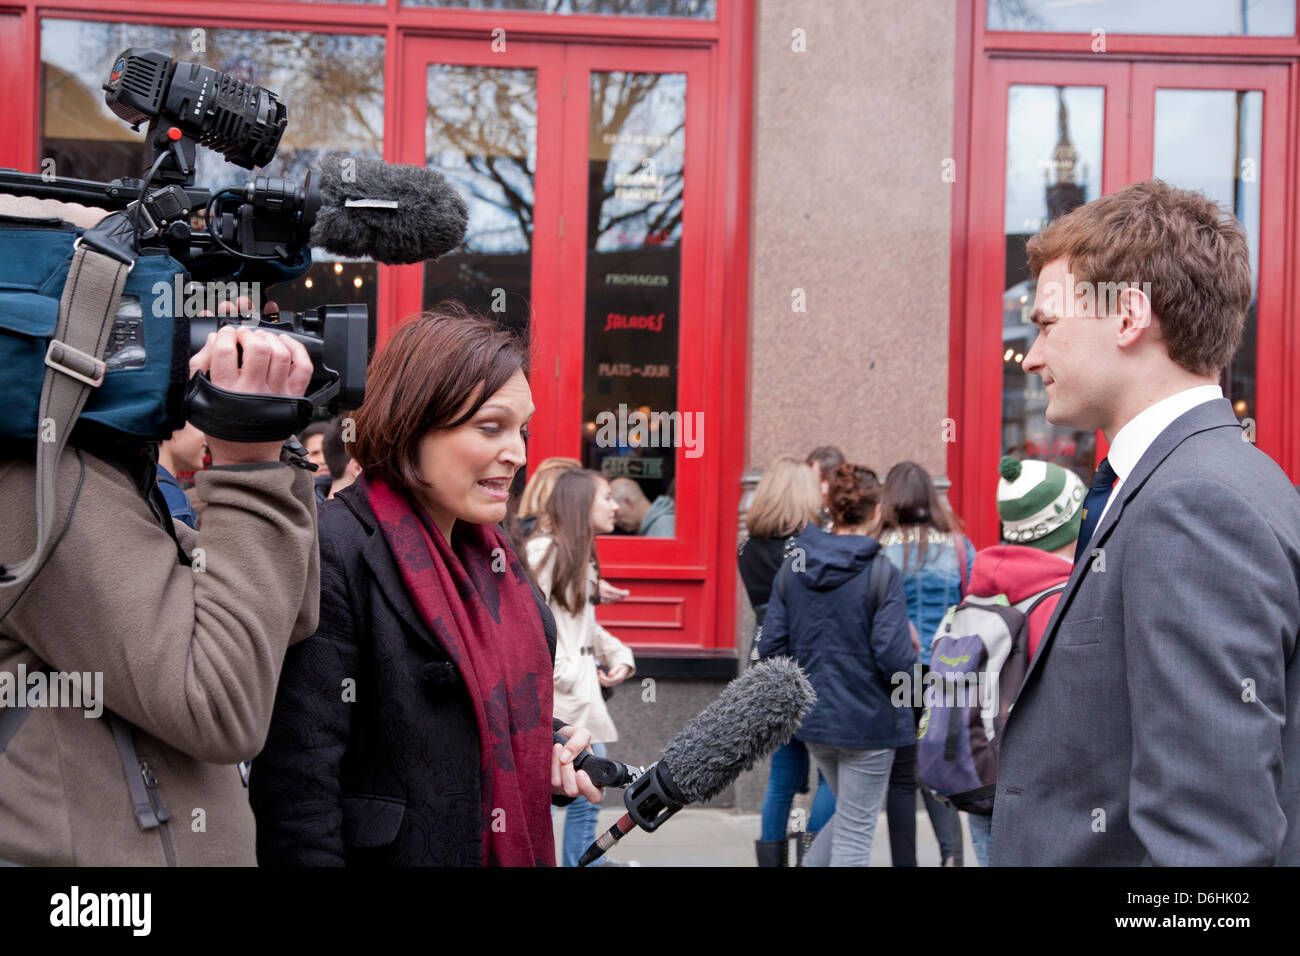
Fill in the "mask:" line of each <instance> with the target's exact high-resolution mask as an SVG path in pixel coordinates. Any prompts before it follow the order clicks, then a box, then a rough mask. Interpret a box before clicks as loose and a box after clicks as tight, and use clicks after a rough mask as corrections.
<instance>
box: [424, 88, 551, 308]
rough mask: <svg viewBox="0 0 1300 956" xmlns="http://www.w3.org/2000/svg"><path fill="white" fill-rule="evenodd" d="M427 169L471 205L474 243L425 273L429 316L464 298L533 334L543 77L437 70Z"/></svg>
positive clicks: (469, 237)
mask: <svg viewBox="0 0 1300 956" xmlns="http://www.w3.org/2000/svg"><path fill="white" fill-rule="evenodd" d="M426 96H427V101H428V113H427V117H426V120H425V151H426V162H427V163H428V165H429V166H430V167H432V168H434V169H437V170H438V171H439V172H441V173H442V174H443V175H444V176H446V177H447V179H448V180H449V181H450V182H451V184H452V185H453V186H454V187H455V189H456V192H458V193H460V195H461V196H463V197H464V198H465V200H466V202H467V204H468V206H469V228H468V231H467V232H466V233H465V240H464V242H463V243H461V245H460V246H458V247H457V248H456V249H455V250H453V251H452V252H451V253H449V254H447V255H445V256H443V257H441V258H440V259H437V260H435V261H433V262H427V263H425V265H424V296H423V301H424V305H425V307H426V308H428V307H429V306H432V305H435V304H436V303H438V302H439V301H441V300H443V299H457V300H459V301H461V302H463V303H465V305H466V306H468V307H469V308H470V309H473V310H474V311H477V312H480V313H482V314H484V315H492V316H494V317H496V318H498V319H499V320H500V321H501V322H502V323H503V324H505V325H508V326H511V327H513V328H516V329H525V328H527V327H528V323H529V313H530V302H531V299H532V296H531V289H532V268H533V257H532V246H533V180H534V177H535V175H536V172H537V71H536V70H531V69H519V68H515V69H510V68H501V67H486V66H449V65H444V64H439V63H434V64H430V66H429V69H428V75H427V85H426Z"/></svg>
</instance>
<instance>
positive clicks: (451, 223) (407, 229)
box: [311, 155, 469, 265]
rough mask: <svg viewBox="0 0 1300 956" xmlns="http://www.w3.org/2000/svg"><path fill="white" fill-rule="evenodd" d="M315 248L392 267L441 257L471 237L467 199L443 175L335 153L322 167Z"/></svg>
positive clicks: (312, 242) (423, 169) (312, 234)
mask: <svg viewBox="0 0 1300 956" xmlns="http://www.w3.org/2000/svg"><path fill="white" fill-rule="evenodd" d="M320 197H321V204H320V210H319V211H318V212H317V213H316V221H315V223H314V224H313V226H312V229H311V244H312V245H313V246H321V247H323V248H325V249H327V250H329V251H330V252H332V253H334V254H335V255H340V256H349V257H352V258H362V257H365V256H369V257H370V258H371V259H374V260H375V261H376V262H386V263H389V264H390V265H393V264H400V263H410V262H424V261H426V260H428V259H436V258H438V257H439V256H441V255H443V254H445V253H447V252H450V251H451V250H452V249H454V248H456V246H458V245H460V242H461V240H462V239H464V238H465V228H466V225H467V223H468V221H469V212H468V210H467V208H466V206H465V200H464V199H462V198H461V197H460V194H459V193H457V192H456V190H455V189H453V188H452V186H451V184H450V183H448V182H447V180H446V179H445V178H443V176H442V174H441V173H438V172H435V171H434V170H432V169H425V168H424V167H423V166H403V165H394V164H391V163H385V162H382V161H380V160H377V159H359V158H356V157H352V156H342V157H340V156H337V155H331V156H328V157H326V158H325V160H324V161H323V162H322V163H321V177H320Z"/></svg>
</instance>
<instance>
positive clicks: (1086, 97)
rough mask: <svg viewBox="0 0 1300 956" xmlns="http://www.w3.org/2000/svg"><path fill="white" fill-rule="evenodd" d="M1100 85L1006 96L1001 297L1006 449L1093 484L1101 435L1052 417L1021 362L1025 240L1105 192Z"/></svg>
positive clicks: (1028, 307)
mask: <svg viewBox="0 0 1300 956" xmlns="http://www.w3.org/2000/svg"><path fill="white" fill-rule="evenodd" d="M1104 104H1105V91H1104V90H1103V89H1101V88H1100V87H1086V86H1037V85H1033V86H1031V85H1013V86H1011V88H1010V89H1009V91H1008V94H1007V174H1006V204H1005V210H1004V229H1005V233H1006V254H1007V257H1006V281H1005V285H1004V288H1005V290H1006V291H1005V292H1004V293H1003V296H1002V452H1003V454H1007V455H1016V456H1017V457H1022V458H1039V459H1043V460H1046V461H1051V462H1055V463H1056V464H1058V465H1061V466H1063V467H1066V468H1070V469H1072V470H1073V471H1074V472H1075V473H1076V474H1078V475H1079V477H1080V478H1082V479H1083V481H1084V483H1085V484H1091V482H1092V472H1093V468H1094V467H1095V461H1096V434H1095V433H1094V432H1091V431H1078V430H1075V429H1072V428H1065V427H1062V426H1058V425H1052V424H1051V423H1049V422H1048V421H1047V417H1046V414H1045V412H1046V409H1047V391H1046V389H1044V387H1043V380H1042V378H1040V377H1039V376H1037V375H1030V374H1028V373H1027V372H1025V370H1024V368H1023V365H1022V363H1023V362H1024V358H1025V355H1026V354H1028V352H1029V349H1030V346H1032V345H1033V344H1034V338H1035V337H1036V336H1037V334H1038V332H1037V329H1036V328H1035V326H1034V325H1033V323H1031V322H1030V321H1029V316H1030V314H1031V313H1032V312H1033V310H1034V293H1035V287H1036V283H1035V281H1034V279H1033V278H1032V277H1031V276H1030V274H1029V261H1028V258H1027V256H1026V253H1025V243H1026V241H1027V240H1028V239H1030V238H1031V237H1032V236H1033V235H1034V234H1035V233H1037V232H1040V231H1042V229H1043V228H1044V227H1045V226H1046V225H1047V224H1048V223H1050V222H1052V221H1053V220H1055V219H1059V218H1060V217H1061V216H1063V215H1065V214H1066V213H1067V212H1069V211H1070V210H1071V209H1074V208H1075V207H1076V206H1081V205H1083V204H1084V203H1086V202H1089V201H1091V200H1093V199H1096V198H1097V197H1098V196H1100V195H1101V171H1102V162H1101V160H1102V109H1103V106H1104Z"/></svg>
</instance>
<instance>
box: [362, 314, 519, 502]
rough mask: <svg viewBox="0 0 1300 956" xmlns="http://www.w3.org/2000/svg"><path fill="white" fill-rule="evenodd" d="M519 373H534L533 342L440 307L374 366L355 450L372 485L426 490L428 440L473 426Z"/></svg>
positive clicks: (404, 332)
mask: <svg viewBox="0 0 1300 956" xmlns="http://www.w3.org/2000/svg"><path fill="white" fill-rule="evenodd" d="M519 371H522V372H523V373H524V374H525V375H527V374H528V343H527V342H526V341H525V340H523V339H522V338H521V337H520V336H519V335H517V334H515V333H513V332H509V331H506V330H504V329H502V328H501V326H499V325H498V324H497V323H496V322H493V321H492V320H491V319H486V318H483V317H482V316H479V315H475V314H473V313H472V312H470V311H469V310H468V309H466V308H465V306H463V305H461V304H460V303H459V302H453V301H446V302H440V303H439V304H438V305H436V306H434V308H432V309H430V310H429V311H427V312H424V313H422V314H421V315H419V316H417V317H415V318H413V319H411V320H410V321H409V322H407V323H405V324H404V325H402V326H401V327H399V328H398V330H397V331H396V332H394V333H393V337H392V338H391V339H389V340H388V342H387V343H386V344H385V345H384V347H383V349H382V350H381V351H380V353H379V354H378V355H376V356H375V357H374V359H373V360H371V362H370V368H369V369H368V370H367V372H366V401H365V404H364V405H362V406H361V407H360V408H359V409H357V412H356V415H355V416H354V420H355V423H356V441H354V442H352V443H351V447H350V448H349V451H350V452H351V454H352V457H353V458H355V459H356V461H357V464H359V465H360V466H361V470H362V471H363V472H364V473H365V475H366V476H367V477H368V478H378V479H380V480H382V481H384V482H385V483H386V484H389V485H391V486H392V487H394V488H396V489H400V490H404V491H411V490H412V489H414V488H416V487H419V486H420V485H422V484H424V480H423V478H422V477H421V475H420V439H421V438H423V437H424V435H425V434H426V433H427V432H429V431H430V430H431V429H434V428H455V427H456V426H458V425H463V424H464V423H465V422H467V421H469V420H470V419H471V418H473V417H474V414H475V413H476V412H477V411H478V410H479V409H480V408H482V407H483V403H484V402H486V401H487V400H488V399H489V398H491V397H492V396H493V395H494V394H496V392H497V391H498V390H500V388H501V386H503V385H505V383H506V382H507V381H509V379H510V378H511V377H512V376H513V375H514V374H515V372H519ZM467 403H468V407H467V410H466V411H465V412H463V413H462V414H460V415H457V414H456V413H457V412H459V411H460V410H461V409H462V408H466V406H467Z"/></svg>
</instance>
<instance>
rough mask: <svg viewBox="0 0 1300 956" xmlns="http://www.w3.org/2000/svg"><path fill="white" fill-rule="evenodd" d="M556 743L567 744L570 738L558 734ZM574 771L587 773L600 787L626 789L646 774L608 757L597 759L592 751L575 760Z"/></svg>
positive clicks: (642, 768) (584, 752) (643, 770)
mask: <svg viewBox="0 0 1300 956" xmlns="http://www.w3.org/2000/svg"><path fill="white" fill-rule="evenodd" d="M555 742H556V743H557V744H565V743H568V738H567V737H565V736H564V735H563V734H560V733H558V732H557V733H556V734H555ZM573 769H574V770H575V771H578V770H585V771H587V776H588V777H590V778H591V782H592V783H594V784H595V785H596V786H598V787H626V786H627V785H628V784H630V783H633V782H635V781H636V779H637V778H638V777H640V776H641V774H643V773H645V767H630V766H628V765H627V764H625V763H619V762H618V761H617V760H610V759H609V758H608V757H597V756H596V755H595V754H594V753H592V752H591V751H590V750H584V751H582V753H580V754H578V756H576V757H574V758H573Z"/></svg>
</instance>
